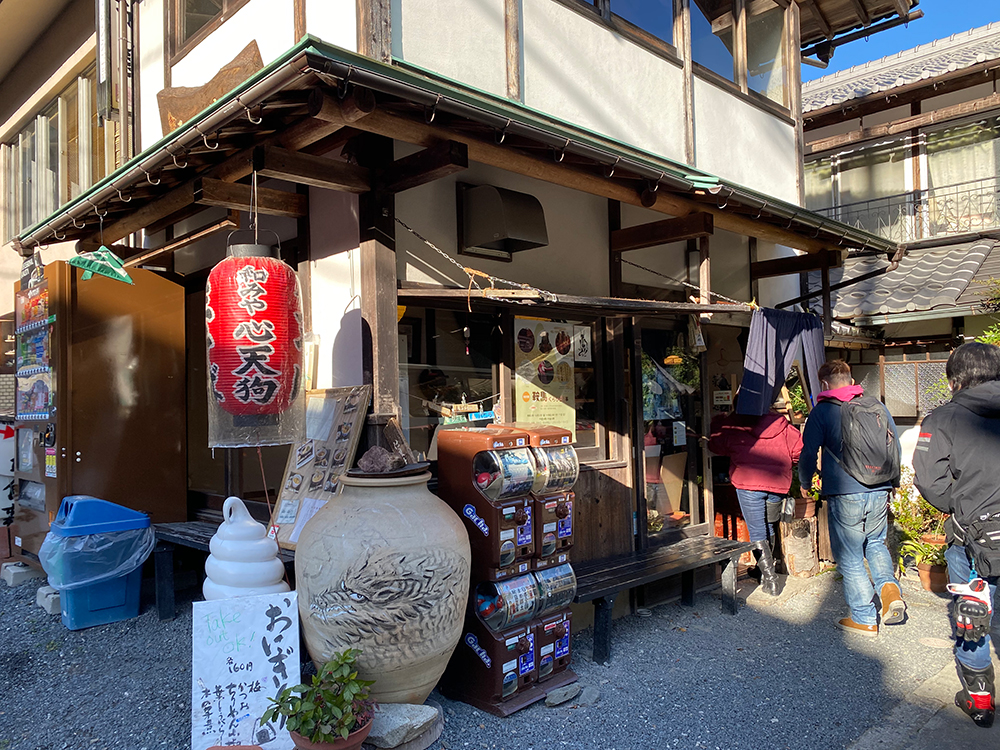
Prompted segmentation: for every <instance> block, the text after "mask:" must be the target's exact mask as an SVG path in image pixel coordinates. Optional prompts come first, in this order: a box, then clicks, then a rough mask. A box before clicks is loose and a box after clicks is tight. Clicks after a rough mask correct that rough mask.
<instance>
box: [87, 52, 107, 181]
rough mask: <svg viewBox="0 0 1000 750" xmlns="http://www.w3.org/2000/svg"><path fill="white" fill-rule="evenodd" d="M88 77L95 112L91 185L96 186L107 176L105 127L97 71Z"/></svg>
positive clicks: (92, 117)
mask: <svg viewBox="0 0 1000 750" xmlns="http://www.w3.org/2000/svg"><path fill="white" fill-rule="evenodd" d="M86 77H87V80H88V81H90V101H91V104H92V106H93V111H92V112H91V115H90V132H91V135H90V138H91V141H90V149H91V162H90V165H91V166H90V172H91V180H90V184H91V185H95V184H97V183H98V182H100V181H101V180H103V179H104V177H105V175H106V174H107V170H106V169H105V165H104V126H103V125H102V123H101V118H100V117H98V115H97V107H96V102H97V76H96V73H95V70H94V69H93V68H91V69H90V71H89V72H88V73H87V74H86Z"/></svg>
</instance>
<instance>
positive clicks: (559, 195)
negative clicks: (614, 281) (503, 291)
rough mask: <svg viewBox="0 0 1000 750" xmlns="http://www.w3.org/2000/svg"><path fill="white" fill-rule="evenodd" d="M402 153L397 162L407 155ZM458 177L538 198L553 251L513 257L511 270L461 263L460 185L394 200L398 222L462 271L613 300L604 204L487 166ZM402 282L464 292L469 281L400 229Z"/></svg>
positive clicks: (440, 183) (445, 184)
mask: <svg viewBox="0 0 1000 750" xmlns="http://www.w3.org/2000/svg"><path fill="white" fill-rule="evenodd" d="M408 150H409V149H405V150H402V149H400V147H398V146H397V158H399V157H400V156H401V155H402V154H404V153H407V152H408ZM459 177H460V178H461V181H462V182H466V183H469V184H474V185H483V184H489V185H496V186H497V187H503V188H508V189H510V190H518V191H520V192H524V193H529V194H531V195H533V196H535V197H536V198H537V199H538V200H539V202H540V203H541V204H542V209H543V210H544V212H545V225H546V229H547V231H548V238H549V244H548V245H547V246H546V247H539V248H535V249H532V250H524V251H521V252H518V253H514V258H513V261H512V262H511V263H505V262H503V261H496V260H490V259H488V258H479V257H472V256H468V255H458V254H457V252H458V248H457V244H458V241H457V237H456V223H455V220H456V198H455V182H456V181H457V178H456V177H448V178H445V179H441V180H436V181H434V182H432V183H429V184H427V185H423V186H421V187H419V188H414V189H413V190H407V191H406V192H404V193H400V194H398V195H397V196H396V215H397V216H398V217H399V218H400V219H401V220H402V221H405V222H406V223H407V224H409V225H410V226H411V227H413V229H415V230H416V231H417V232H419V233H420V234H422V235H423V236H424V237H426V238H427V239H428V240H430V241H431V242H433V243H434V244H435V245H437V246H438V247H439V248H441V249H442V250H444V251H445V252H446V253H448V254H450V255H451V256H452V257H454V258H455V259H456V260H457V261H458V262H459V263H462V264H463V265H468V266H471V267H474V268H477V269H479V270H481V271H485V272H487V273H491V274H495V275H497V276H501V277H503V278H505V279H511V280H512V281H518V282H521V283H525V284H531V285H533V286H536V287H540V288H542V289H545V290H547V291H552V292H562V293H569V294H582V295H601V296H606V295H607V294H608V209H607V201H606V200H605V199H604V198H598V197H596V196H592V195H587V194H585V193H580V192H577V191H573V190H569V189H567V188H563V187H559V186H558V185H551V184H549V183H546V182H540V181H538V180H532V179H530V178H528V177H521V176H519V175H515V174H511V173H509V172H504V171H502V170H499V169H495V168H493V167H487V166H484V165H482V164H471V165H469V169H468V170H466V171H464V172H462V173H461V174H460V175H459ZM396 261H397V272H398V274H399V277H400V278H401V279H405V280H407V281H418V282H423V283H433V284H446V285H450V286H455V285H457V286H461V287H465V286H467V285H468V283H469V281H468V277H466V275H465V273H463V272H462V270H461V269H460V268H457V267H456V266H455V265H453V264H452V263H450V262H448V261H447V260H446V259H444V258H442V257H441V256H440V255H438V254H437V253H435V252H434V251H433V250H431V249H430V248H428V247H427V246H426V245H424V243H422V242H421V241H420V240H418V239H417V238H416V237H414V236H413V235H411V234H410V233H409V232H407V231H406V230H405V229H403V228H402V227H398V226H397V227H396Z"/></svg>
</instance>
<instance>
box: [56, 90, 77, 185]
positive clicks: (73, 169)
mask: <svg viewBox="0 0 1000 750" xmlns="http://www.w3.org/2000/svg"><path fill="white" fill-rule="evenodd" d="M61 98H62V100H63V102H64V105H63V113H64V115H65V118H66V160H65V164H66V183H65V184H66V187H67V191H68V192H67V194H66V195H63V196H60V198H61V199H62V202H63V203H66V202H67V201H70V200H72V199H73V198H75V197H76V196H78V195H79V194H80V125H79V119H80V113H79V112H78V106H79V105H78V103H77V95H76V81H73V83H72V85H70V86H69V87H68V88H67V89H66V90H65V91H64V92H63V93H62V95H61Z"/></svg>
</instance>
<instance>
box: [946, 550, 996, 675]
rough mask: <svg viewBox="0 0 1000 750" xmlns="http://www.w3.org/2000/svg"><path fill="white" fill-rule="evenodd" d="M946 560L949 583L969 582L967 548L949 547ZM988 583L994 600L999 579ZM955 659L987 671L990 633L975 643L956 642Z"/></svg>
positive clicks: (970, 570) (970, 666)
mask: <svg viewBox="0 0 1000 750" xmlns="http://www.w3.org/2000/svg"><path fill="white" fill-rule="evenodd" d="M944 559H945V562H947V563H948V580H949V581H951V582H952V583H968V582H969V574H970V573H971V572H972V569H971V567H970V566H969V558H968V557H967V556H966V554H965V547H963V546H961V545H959V544H952V545H949V546H948V549H947V550H946V551H945V553H944ZM986 581H987V582H988V583H989V585H990V599H992V598H993V595H994V594H995V593H996V590H997V579H996V578H987V579H986ZM952 626H954V621H952ZM955 659H956V660H957V661H958V662H959V663H961V664H964V665H965V666H967V667H968V668H969V669H986V668H987V667H988V666H989V665H990V636H989V633H987V634H986V635H985V636H984V637H983V638H982V640H979V641H976V642H975V643H969V642H968V641H965V640H962V641H958V640H956V642H955Z"/></svg>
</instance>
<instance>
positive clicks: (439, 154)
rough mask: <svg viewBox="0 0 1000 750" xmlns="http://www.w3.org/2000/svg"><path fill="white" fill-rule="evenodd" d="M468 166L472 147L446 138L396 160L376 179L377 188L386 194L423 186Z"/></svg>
mask: <svg viewBox="0 0 1000 750" xmlns="http://www.w3.org/2000/svg"><path fill="white" fill-rule="evenodd" d="M468 168H469V147H468V146H466V145H465V144H464V143H459V142H458V141H445V142H443V143H438V144H435V145H433V146H429V147H428V148H425V149H423V150H422V151H418V152H416V153H415V154H410V155H409V156H404V157H403V158H402V159H396V161H394V162H393V163H392V164H391V165H390V166H389V167H387V168H386V170H385V171H384V172H383V173H380V174H379V176H378V178H377V180H376V188H377V189H378V190H382V191H385V192H387V193H401V192H403V191H404V190H409V189H410V188H415V187H418V186H420V185H424V184H426V183H428V182H433V181H434V180H439V179H441V178H442V177H447V176H448V175H451V174H455V173H457V172H461V171H463V170H466V169H468Z"/></svg>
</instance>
